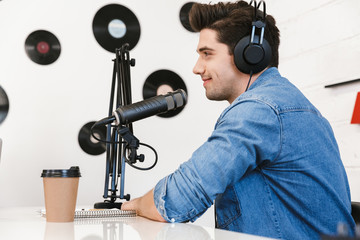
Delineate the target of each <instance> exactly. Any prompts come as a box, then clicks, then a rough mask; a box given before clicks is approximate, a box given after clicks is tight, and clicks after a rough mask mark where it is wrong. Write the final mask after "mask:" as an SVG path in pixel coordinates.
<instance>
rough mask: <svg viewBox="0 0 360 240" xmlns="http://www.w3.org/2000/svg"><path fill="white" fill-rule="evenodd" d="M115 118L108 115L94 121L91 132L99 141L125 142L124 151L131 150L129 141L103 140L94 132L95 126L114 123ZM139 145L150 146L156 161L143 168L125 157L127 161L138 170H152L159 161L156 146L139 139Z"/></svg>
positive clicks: (107, 142)
mask: <svg viewBox="0 0 360 240" xmlns="http://www.w3.org/2000/svg"><path fill="white" fill-rule="evenodd" d="M114 120H115V117H114V116H111V117H106V118H103V119H101V120H99V121H97V122H96V123H94V125H92V127H91V128H90V134H91V136H92V137H93V138H94V139H96V140H97V141H99V142H102V143H106V144H120V143H121V144H125V146H124V147H123V153H125V151H126V150H130V148H129V144H128V143H127V142H125V141H124V142H119V141H107V140H102V139H100V138H98V137H97V136H96V135H95V133H94V128H95V127H97V126H100V125H107V124H110V123H112V122H113V121H114ZM111 127H117V126H115V125H111ZM139 145H142V146H144V147H147V148H149V149H150V150H151V151H152V152H153V153H154V155H155V160H154V163H153V164H152V165H151V166H149V167H145V168H142V167H138V166H135V164H134V163H132V162H131V161H130V160H129V159H128V158H126V157H125V161H126V163H128V164H129V165H130V166H131V167H133V168H135V169H138V170H141V171H147V170H150V169H152V168H154V167H155V165H156V164H157V162H158V154H157V152H156V150H155V148H153V147H152V146H150V145H149V144H146V143H141V142H140V141H139Z"/></svg>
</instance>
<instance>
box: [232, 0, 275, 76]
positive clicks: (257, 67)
mask: <svg viewBox="0 0 360 240" xmlns="http://www.w3.org/2000/svg"><path fill="white" fill-rule="evenodd" d="M251 4H254V19H253V22H252V24H251V35H249V36H246V37H244V38H242V39H240V41H239V42H238V43H237V44H236V46H235V49H234V61H235V65H236V67H237V68H238V69H239V70H240V71H241V72H244V73H258V72H261V71H262V70H264V69H265V68H266V67H267V66H268V65H269V63H270V60H271V56H272V53H271V47H270V45H269V43H268V42H267V41H266V39H265V38H264V33H265V27H266V23H265V20H266V4H265V1H264V0H260V2H259V4H257V2H256V0H251V1H250V3H249V5H251ZM261 4H262V6H263V11H262V12H263V14H262V16H258V14H257V13H258V9H259V8H260V6H261ZM258 18H260V20H258ZM256 29H260V36H259V35H257V34H256Z"/></svg>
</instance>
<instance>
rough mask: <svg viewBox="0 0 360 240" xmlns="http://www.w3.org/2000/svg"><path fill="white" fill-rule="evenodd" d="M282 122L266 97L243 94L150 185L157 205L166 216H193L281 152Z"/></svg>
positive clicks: (175, 218)
mask: <svg viewBox="0 0 360 240" xmlns="http://www.w3.org/2000/svg"><path fill="white" fill-rule="evenodd" d="M280 126H281V124H280V118H279V117H278V114H277V112H276V111H275V110H274V109H272V108H271V107H270V106H269V105H267V104H266V103H263V102H261V101H258V100H251V101H249V100H247V101H243V102H236V103H234V104H233V105H230V106H229V107H228V108H227V109H225V111H224V112H223V113H222V115H221V116H220V118H219V119H218V122H217V123H216V126H215V129H214V131H213V133H212V135H211V136H210V137H209V139H208V140H207V141H206V142H205V143H204V144H203V145H202V146H200V148H198V149H197V150H196V151H195V152H194V153H193V155H192V157H191V158H190V159H189V160H188V161H186V162H185V163H183V164H181V165H180V167H179V168H178V169H177V170H176V171H175V172H174V173H172V174H170V175H168V176H166V177H165V178H163V179H162V180H160V181H159V182H158V184H157V185H156V186H155V190H154V202H155V205H156V208H157V210H158V211H159V213H160V214H161V215H162V217H163V218H164V219H165V220H166V221H168V222H185V221H195V220H196V219H197V218H198V217H199V216H201V215H202V214H203V213H204V212H205V211H206V210H207V209H208V208H209V207H210V206H211V205H212V204H213V201H214V199H215V198H216V196H217V195H218V194H221V193H223V192H225V190H226V188H227V187H228V186H231V185H233V184H235V183H236V182H237V181H241V178H242V177H244V176H245V175H246V173H248V172H250V171H253V170H254V169H255V168H257V167H258V166H259V165H262V164H269V163H271V162H273V161H274V160H275V159H276V157H277V156H278V154H279V152H280V146H281V145H280V142H281V127H280Z"/></svg>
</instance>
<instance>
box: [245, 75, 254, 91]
mask: <svg viewBox="0 0 360 240" xmlns="http://www.w3.org/2000/svg"><path fill="white" fill-rule="evenodd" d="M252 75H253V72H252V71H250V78H249V81H248V84H247V86H246V89H245V92H246V91H247V90H248V88H249V86H250V82H251V77H252Z"/></svg>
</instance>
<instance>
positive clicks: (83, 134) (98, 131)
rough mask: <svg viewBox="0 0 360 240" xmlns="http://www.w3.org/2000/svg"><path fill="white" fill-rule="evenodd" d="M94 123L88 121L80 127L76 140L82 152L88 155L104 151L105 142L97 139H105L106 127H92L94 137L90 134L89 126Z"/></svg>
mask: <svg viewBox="0 0 360 240" xmlns="http://www.w3.org/2000/svg"><path fill="white" fill-rule="evenodd" d="M94 123H95V122H89V123H87V124H85V125H84V126H83V127H82V128H81V129H80V132H79V135H78V141H79V145H80V147H81V149H82V150H83V151H84V152H86V153H88V154H90V155H100V154H102V153H104V152H105V151H106V144H105V143H103V142H100V141H98V140H97V139H100V140H103V141H105V140H106V127H105V126H99V127H95V128H94V129H93V131H94V135H95V137H96V138H97V139H96V138H94V137H93V136H92V135H91V127H92V126H93V125H94Z"/></svg>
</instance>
